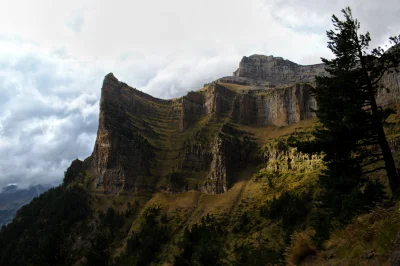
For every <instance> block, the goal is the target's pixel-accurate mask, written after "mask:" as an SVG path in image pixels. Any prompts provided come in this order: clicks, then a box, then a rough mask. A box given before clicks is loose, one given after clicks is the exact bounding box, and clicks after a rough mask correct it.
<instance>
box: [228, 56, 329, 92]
mask: <svg viewBox="0 0 400 266" xmlns="http://www.w3.org/2000/svg"><path fill="white" fill-rule="evenodd" d="M324 72H325V69H324V64H316V65H307V66H302V65H299V64H296V63H294V62H292V61H290V60H287V59H284V58H282V57H274V56H272V55H269V56H267V55H259V54H254V55H251V56H249V57H247V56H244V57H243V58H242V60H241V61H240V63H239V68H238V69H237V70H236V71H235V72H233V76H236V77H244V78H251V79H255V80H262V81H266V82H268V83H269V84H271V85H287V84H293V83H297V82H312V81H314V78H315V76H317V75H321V74H323V73H324Z"/></svg>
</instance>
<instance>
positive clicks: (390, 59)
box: [312, 7, 400, 200]
mask: <svg viewBox="0 0 400 266" xmlns="http://www.w3.org/2000/svg"><path fill="white" fill-rule="evenodd" d="M342 13H343V15H344V20H343V21H342V20H339V19H338V18H337V17H336V16H335V15H333V16H332V22H333V25H334V30H329V31H327V37H328V39H329V41H328V48H329V49H330V50H331V51H332V53H333V54H334V56H335V58H334V59H332V60H328V59H325V58H322V61H323V62H324V63H325V64H326V71H327V75H325V76H319V77H317V78H316V83H317V86H316V88H315V89H313V90H312V93H313V94H314V95H315V97H316V99H317V102H318V110H317V111H316V112H317V116H318V118H319V121H320V122H321V124H322V127H320V128H319V129H317V130H316V131H315V132H314V136H315V138H316V141H315V142H314V149H315V148H316V147H317V149H318V150H319V151H323V152H324V153H325V158H324V160H325V162H326V165H327V168H328V174H326V175H325V178H327V180H325V181H326V182H327V183H329V182H330V183H331V184H330V186H329V184H326V186H325V187H328V188H330V189H332V190H336V191H337V192H339V191H340V190H342V192H343V193H344V194H346V193H350V191H351V190H353V189H355V188H356V187H359V186H360V185H361V186H362V185H363V184H362V183H363V182H364V183H365V182H367V180H365V179H363V176H364V175H365V174H367V173H370V172H374V171H377V170H381V169H385V170H386V173H387V177H388V180H389V185H390V188H391V190H392V192H393V193H396V191H397V190H398V189H399V186H400V180H399V176H398V173H397V170H396V167H395V163H394V160H393V156H392V153H391V150H390V147H389V145H388V142H387V139H386V136H385V132H384V128H383V125H384V123H385V120H386V119H387V117H388V116H389V115H390V113H392V112H393V110H392V109H383V108H381V107H379V106H378V105H377V101H376V96H377V92H378V90H379V89H380V88H382V77H383V76H384V75H385V74H388V73H390V72H392V71H397V68H398V66H399V63H400V55H399V54H400V51H399V50H400V49H399V45H398V43H399V37H391V38H390V41H391V42H392V43H394V44H395V45H394V46H393V47H392V48H391V49H389V50H388V51H384V50H383V49H382V48H381V47H378V48H376V49H373V50H372V51H371V52H370V53H368V52H367V50H368V48H369V43H370V41H371V37H370V34H369V33H368V32H367V33H366V34H365V35H362V34H359V33H358V30H359V29H360V23H359V22H358V21H357V20H356V19H354V18H353V16H352V13H351V9H350V8H349V7H347V8H345V9H343V10H342ZM374 146H377V147H379V149H378V150H380V151H378V152H377V151H376V150H377V149H373V148H372V147H374ZM380 160H383V161H384V166H383V167H375V168H373V169H370V168H368V167H370V166H374V165H375V164H376V163H377V162H379V161H380ZM335 182H336V184H332V183H335ZM345 192H346V193H345ZM342 200H343V198H342Z"/></svg>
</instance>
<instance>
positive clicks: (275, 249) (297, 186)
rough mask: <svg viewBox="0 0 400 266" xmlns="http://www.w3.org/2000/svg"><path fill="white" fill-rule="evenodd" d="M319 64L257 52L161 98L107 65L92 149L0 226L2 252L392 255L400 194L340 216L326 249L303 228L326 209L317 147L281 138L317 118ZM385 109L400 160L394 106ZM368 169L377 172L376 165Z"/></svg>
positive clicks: (179, 257)
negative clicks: (307, 148)
mask: <svg viewBox="0 0 400 266" xmlns="http://www.w3.org/2000/svg"><path fill="white" fill-rule="evenodd" d="M323 72H324V66H323V65H321V64H318V65H311V66H301V65H298V64H296V63H293V62H290V61H289V60H284V59H283V58H281V57H273V56H263V55H253V56H250V57H243V59H242V61H241V62H240V64H239V68H238V70H236V71H235V72H234V73H233V75H232V76H229V77H222V78H220V79H218V80H216V81H214V82H211V83H209V84H205V86H204V87H203V88H201V89H199V90H198V91H192V92H189V93H188V94H187V95H186V96H183V97H181V98H176V99H170V100H162V99H157V98H155V97H152V96H151V95H148V94H146V93H144V92H141V91H139V90H137V89H134V88H132V87H130V86H128V85H127V84H125V83H124V82H121V81H119V80H118V79H117V78H116V77H115V76H114V75H113V74H112V73H110V74H108V75H106V76H105V78H104V81H103V86H102V89H101V101H100V117H99V128H98V132H97V138H96V142H95V147H94V150H93V153H92V154H91V155H90V156H89V157H88V158H86V159H85V160H83V161H80V160H78V159H77V160H74V161H73V162H72V163H71V166H70V167H69V168H68V169H67V171H66V173H65V176H64V182H63V184H62V185H61V186H59V187H57V188H53V189H50V190H49V191H48V192H47V193H45V194H43V195H41V196H40V197H38V198H36V199H34V200H33V201H32V202H31V203H30V204H29V205H27V206H25V207H23V208H21V210H20V211H19V212H18V214H17V217H16V219H14V220H13V222H12V223H10V224H9V225H8V226H7V227H5V228H4V229H3V230H2V231H1V232H0V246H2V249H0V264H1V265H63V264H65V265H272V264H275V265H282V264H283V263H285V261H286V262H293V264H295V263H298V262H300V261H304V259H310V260H311V262H309V264H308V265H322V264H325V262H326V263H327V264H329V263H331V264H335V263H336V264H340V263H341V261H343V258H345V259H346V258H351V260H360V257H361V255H362V256H364V255H363V254H364V253H365V252H368V250H370V249H372V248H373V249H374V250H375V251H374V252H376V253H378V252H380V253H379V254H380V255H379V256H375V257H374V256H373V255H372V256H370V255H368V258H369V259H370V260H368V261H367V263H372V264H366V265H380V264H382V262H387V260H388V257H389V256H390V249H391V246H392V242H393V241H394V237H395V234H394V233H393V232H397V231H396V230H397V229H398V228H400V220H399V219H398V218H396V217H397V216H398V215H397V216H396V208H397V207H396V206H388V207H387V208H386V207H385V208H383V209H382V208H381V209H377V210H375V212H373V213H371V214H365V215H364V216H362V217H361V216H360V219H359V220H357V224H351V225H349V227H346V228H345V229H343V230H341V231H340V229H338V231H336V232H335V234H334V236H332V238H331V239H330V240H329V241H330V242H328V243H327V246H326V248H325V249H321V247H319V248H317V247H316V246H314V244H313V243H312V241H311V240H310V239H312V238H313V234H314V233H315V232H314V233H313V230H312V227H313V226H317V225H319V224H320V223H321V220H323V219H328V218H329V217H328V216H326V215H325V216H324V215H323V214H321V213H319V211H320V210H319V209H318V206H319V203H318V202H317V201H316V200H315V198H316V196H317V195H318V193H320V187H319V186H318V175H319V173H321V171H322V170H323V164H322V160H321V158H322V155H321V154H312V155H308V154H303V153H301V152H299V151H297V150H296V149H295V148H293V147H292V146H290V145H289V144H290V142H291V141H294V140H302V139H307V138H310V130H311V129H312V127H313V126H315V125H317V124H318V121H317V119H316V118H315V113H314V112H313V110H314V109H316V108H317V103H316V101H315V99H314V98H313V97H312V95H311V94H310V88H312V87H313V86H315V84H314V81H313V78H314V77H315V75H318V74H321V73H323ZM399 79H400V76H399V74H396V73H393V74H389V75H387V76H385V77H384V79H383V82H382V85H383V86H382V89H381V90H380V91H379V93H378V102H379V104H380V105H381V106H396V105H397V104H399V103H400V91H399V90H400V87H399ZM386 88H387V89H386ZM390 121H391V122H392V123H391V124H388V125H387V127H386V131H387V136H388V140H389V143H390V145H391V148H392V151H393V152H394V154H395V159H396V162H399V158H400V137H399V132H400V131H399V123H400V116H399V115H397V114H393V115H391V117H390ZM371 178H374V179H376V180H382V182H386V181H385V179H384V174H382V172H380V173H379V172H378V173H375V174H374V175H373V176H371ZM321 215H322V216H321ZM326 217H328V218H326ZM389 224H390V226H389ZM355 225H357V226H355ZM383 225H385V226H383ZM351 226H353V227H351ZM365 228H369V229H368V230H367V229H365ZM371 230H372V231H373V234H368V235H363V234H364V233H365V232H367V231H371ZM350 232H352V233H351V237H347V236H348V235H350ZM346 234H347V235H346ZM343 236H344V237H343ZM383 236H385V237H383ZM335 237H336V238H335ZM356 237H357V238H356ZM355 243H357V244H358V245H360V246H361V248H358V249H357V250H356V249H353V248H354V245H355ZM328 244H329V245H330V246H329V245H328ZM389 247H390V248H389ZM348 250H355V251H354V252H353V253H350V254H349V253H346V252H347V251H348ZM329 252H330V253H329ZM329 254H330V255H329ZM368 254H369V253H368ZM345 256H347V257H345ZM325 258H326V259H325ZM349 261H350V259H349ZM357 262H358V261H357ZM364 262H365V261H364ZM353 264H356V263H353Z"/></svg>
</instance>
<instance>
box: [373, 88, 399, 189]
mask: <svg viewBox="0 0 400 266" xmlns="http://www.w3.org/2000/svg"><path fill="white" fill-rule="evenodd" d="M370 98H371V99H370V100H371V111H372V117H373V119H374V125H375V127H376V131H377V133H378V142H379V146H380V147H381V151H382V155H383V160H384V162H385V168H386V173H387V176H388V179H389V185H390V189H391V190H392V193H393V195H395V194H396V193H397V192H398V191H397V190H398V188H399V185H400V180H399V176H398V174H397V169H396V165H395V163H394V160H393V155H392V151H391V149H390V147H389V144H388V142H387V139H386V135H385V131H384V130H383V124H382V122H381V120H380V118H379V116H378V107H377V104H376V100H375V95H374V93H373V91H371V92H370Z"/></svg>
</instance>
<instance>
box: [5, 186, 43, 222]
mask: <svg viewBox="0 0 400 266" xmlns="http://www.w3.org/2000/svg"><path fill="white" fill-rule="evenodd" d="M50 188H51V187H50V186H42V185H36V186H31V187H29V188H26V189H21V188H18V186H17V185H8V186H6V187H4V188H3V190H2V191H1V192H0V226H3V225H6V224H8V223H10V222H11V221H12V219H13V218H14V216H15V214H16V213H17V211H18V210H19V209H20V208H21V207H22V206H24V205H25V204H28V203H29V202H31V200H32V199H33V198H34V197H37V196H39V195H40V194H42V193H44V192H46V191H47V190H49V189H50Z"/></svg>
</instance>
